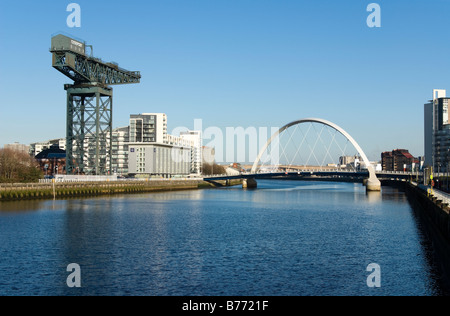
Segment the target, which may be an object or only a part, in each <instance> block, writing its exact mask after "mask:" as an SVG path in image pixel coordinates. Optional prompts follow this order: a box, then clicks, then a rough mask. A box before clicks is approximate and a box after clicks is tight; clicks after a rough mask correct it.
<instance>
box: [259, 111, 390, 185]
mask: <svg viewBox="0 0 450 316" xmlns="http://www.w3.org/2000/svg"><path fill="white" fill-rule="evenodd" d="M303 123H319V124H323V125H326V126H329V127H331V128H333V129H335V130H336V131H338V132H339V133H341V134H342V135H343V136H344V137H345V138H347V140H348V141H350V143H351V144H352V145H353V146H354V147H355V148H356V150H357V151H358V153H359V155H360V156H361V158H362V160H363V161H364V163H365V165H366V167H367V169H368V171H369V179H368V183H367V188H368V189H369V190H373V191H378V190H380V188H381V183H380V181H379V180H378V178H377V176H376V174H375V170H374V168H373V166H372V165H371V164H370V162H369V159H368V158H367V156H366V154H365V153H364V151H363V150H362V148H361V147H360V146H359V145H358V143H357V142H356V141H355V140H354V139H353V137H352V136H351V135H350V134H349V133H347V132H346V131H345V130H344V129H343V128H342V127H340V126H338V125H336V124H334V123H332V122H330V121H327V120H324V119H319V118H306V119H302V120H297V121H294V122H291V123H289V124H286V125H285V126H283V127H282V128H280V129H279V130H278V131H277V132H276V133H275V134H273V135H272V137H271V138H270V139H269V140H268V141H267V143H266V145H265V146H264V147H263V148H262V150H261V151H260V153H259V155H258V157H257V158H256V160H255V162H254V163H253V167H252V171H251V173H256V172H257V171H258V165H259V163H260V161H261V158H262V156H263V155H264V153H265V152H266V150H267V148H268V147H269V146H270V144H271V143H272V141H273V140H274V139H275V138H276V137H278V135H280V134H281V133H282V132H284V131H285V130H287V129H288V128H289V127H292V126H295V125H298V124H303Z"/></svg>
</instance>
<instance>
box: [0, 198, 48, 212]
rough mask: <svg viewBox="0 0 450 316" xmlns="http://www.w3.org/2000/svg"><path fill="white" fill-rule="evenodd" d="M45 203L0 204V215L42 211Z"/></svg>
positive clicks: (8, 202) (33, 201)
mask: <svg viewBox="0 0 450 316" xmlns="http://www.w3.org/2000/svg"><path fill="white" fill-rule="evenodd" d="M43 204H44V201H41V200H22V201H6V202H0V213H23V212H33V211H38V210H40V209H42V206H43Z"/></svg>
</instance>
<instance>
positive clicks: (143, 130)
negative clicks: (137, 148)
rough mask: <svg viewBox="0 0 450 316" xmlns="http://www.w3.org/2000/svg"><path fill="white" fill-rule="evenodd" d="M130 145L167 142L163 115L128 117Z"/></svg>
mask: <svg viewBox="0 0 450 316" xmlns="http://www.w3.org/2000/svg"><path fill="white" fill-rule="evenodd" d="M130 142H131V143H160V144H165V143H166V142H167V116H166V114H164V113H144V114H139V115H131V116H130Z"/></svg>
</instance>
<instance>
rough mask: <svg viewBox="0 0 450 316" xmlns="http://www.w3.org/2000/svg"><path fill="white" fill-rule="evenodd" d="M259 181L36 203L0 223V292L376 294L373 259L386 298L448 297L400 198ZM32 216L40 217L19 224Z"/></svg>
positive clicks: (347, 187)
mask: <svg viewBox="0 0 450 316" xmlns="http://www.w3.org/2000/svg"><path fill="white" fill-rule="evenodd" d="M258 184H259V186H258V189H256V190H242V188H240V187H228V188H220V189H211V190H209V189H205V190H196V191H176V192H164V193H149V194H138V195H124V196H114V197H106V198H104V197H103V198H93V199H71V200H62V201H45V202H43V201H29V202H30V203H31V204H30V205H27V204H21V205H19V204H17V205H15V206H14V208H11V211H10V212H11V213H7V212H8V211H6V210H5V211H4V210H3V209H2V212H6V213H5V214H13V216H4V217H3V218H1V219H0V236H1V238H2V239H1V240H2V243H1V244H0V254H1V258H2V260H1V261H0V271H2V273H1V274H0V285H6V286H4V287H0V291H5V292H6V291H7V292H6V294H10V293H15V292H14V291H13V290H11V291H10V290H9V289H11V288H13V287H14V288H18V289H20V291H21V293H24V294H27V293H35V292H34V291H36V292H37V293H38V294H42V293H44V294H46V295H53V294H56V295H60V294H62V295H127V294H131V295H374V292H373V291H371V290H370V289H368V288H367V286H366V285H365V278H366V277H367V275H366V273H365V268H366V266H367V265H368V264H369V263H373V262H375V263H377V264H380V266H381V267H382V269H383V270H382V271H383V285H384V286H383V287H382V288H381V289H379V291H377V292H376V293H378V294H380V295H401V294H412V295H430V294H435V293H439V292H438V289H439V284H437V283H436V282H434V281H433V280H434V276H435V274H434V272H433V269H432V260H431V259H428V257H427V256H428V255H427V253H428V252H429V249H426V248H424V247H422V245H421V243H422V242H423V239H422V237H421V233H420V229H417V227H416V226H415V220H414V218H413V217H412V216H411V208H410V206H409V205H408V203H407V202H406V200H405V195H404V194H403V193H401V192H400V191H398V190H396V189H392V188H384V187H383V189H382V192H381V193H380V192H367V193H366V191H365V187H363V186H362V185H361V184H348V183H346V184H339V183H324V182H320V183H312V182H306V183H302V182H299V181H260V182H259V183H258ZM24 202H27V201H24ZM36 202H38V203H36ZM1 205H3V204H1ZM1 205H0V206H1ZM33 205H38V206H33ZM30 209H33V210H40V212H36V211H33V212H28V213H22V214H24V215H23V216H15V215H16V213H15V212H22V211H19V210H25V211H27V210H30ZM17 214H19V213H17ZM1 215H3V214H2V213H1V212H0V216H1ZM70 263H78V264H79V265H80V266H81V269H82V288H81V289H69V288H68V287H67V286H66V285H65V280H66V278H67V272H66V267H67V265H68V264H70ZM36 266H37V267H38V269H36V268H35V267H36ZM41 268H42V270H43V271H44V272H41ZM43 280H45V282H43ZM36 284H38V285H36ZM336 285H339V286H336ZM3 289H8V290H3ZM36 289H37V290H36ZM5 292H0V294H4V293H5Z"/></svg>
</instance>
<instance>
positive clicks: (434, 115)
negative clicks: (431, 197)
mask: <svg viewBox="0 0 450 316" xmlns="http://www.w3.org/2000/svg"><path fill="white" fill-rule="evenodd" d="M449 100H450V98H449V97H447V96H446V90H443V89H434V90H433V98H432V100H430V101H429V102H428V103H426V104H425V105H424V123H425V124H424V125H425V130H424V132H425V133H424V137H425V165H426V166H432V167H433V168H434V171H436V172H447V171H448V170H449V163H450V124H449V122H450V112H449Z"/></svg>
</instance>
